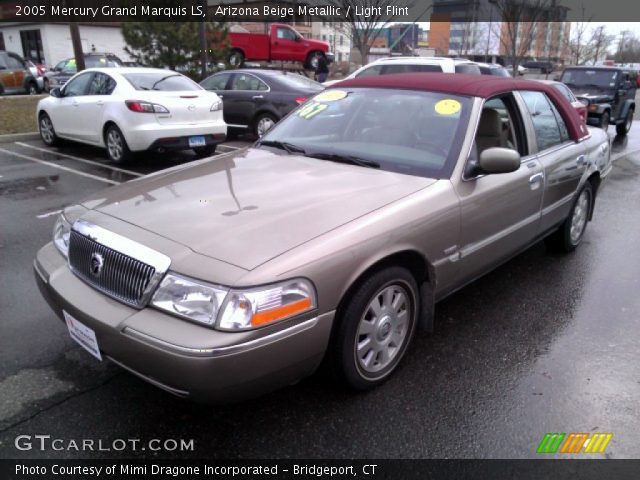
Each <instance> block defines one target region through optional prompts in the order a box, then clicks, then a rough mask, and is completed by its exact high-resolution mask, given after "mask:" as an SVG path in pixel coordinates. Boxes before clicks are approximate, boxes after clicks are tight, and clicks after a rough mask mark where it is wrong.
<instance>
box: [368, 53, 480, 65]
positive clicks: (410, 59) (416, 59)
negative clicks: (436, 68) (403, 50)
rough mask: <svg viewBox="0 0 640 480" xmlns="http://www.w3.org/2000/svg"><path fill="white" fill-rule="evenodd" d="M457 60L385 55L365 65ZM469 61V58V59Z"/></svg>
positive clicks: (438, 62)
mask: <svg viewBox="0 0 640 480" xmlns="http://www.w3.org/2000/svg"><path fill="white" fill-rule="evenodd" d="M455 61H456V60H454V59H453V58H447V57H409V56H402V57H384V58H379V59H377V60H375V61H373V62H371V63H369V64H368V65H365V66H367V67H368V66H369V65H373V64H378V63H405V64H413V65H416V64H418V65H420V64H428V65H434V64H440V63H449V62H454V63H455ZM467 61H468V60H467Z"/></svg>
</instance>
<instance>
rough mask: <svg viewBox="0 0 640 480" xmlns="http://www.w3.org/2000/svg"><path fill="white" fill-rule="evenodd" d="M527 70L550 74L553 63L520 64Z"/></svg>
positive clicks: (553, 66)
mask: <svg viewBox="0 0 640 480" xmlns="http://www.w3.org/2000/svg"><path fill="white" fill-rule="evenodd" d="M521 65H522V66H523V67H524V68H526V69H527V70H539V71H540V73H545V74H546V73H551V72H553V70H554V69H555V65H554V64H553V62H549V61H535V60H526V61H524V62H522V64H521Z"/></svg>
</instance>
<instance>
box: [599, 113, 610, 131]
mask: <svg viewBox="0 0 640 480" xmlns="http://www.w3.org/2000/svg"><path fill="white" fill-rule="evenodd" d="M609 118H611V117H610V115H609V112H604V113H603V114H602V116H601V117H600V128H602V129H603V130H604V131H605V132H606V131H607V130H608V129H609Z"/></svg>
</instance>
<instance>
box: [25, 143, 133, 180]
mask: <svg viewBox="0 0 640 480" xmlns="http://www.w3.org/2000/svg"><path fill="white" fill-rule="evenodd" d="M14 143H15V144H16V145H20V146H21V147H25V148H31V149H32V150H38V151H39V152H45V153H51V154H53V155H59V156H61V157H65V158H70V159H71V160H75V161H77V162H82V163H86V164H89V165H96V166H98V167H102V168H106V169H108V170H113V171H114V172H121V173H126V174H127V175H132V176H134V177H142V176H144V174H142V173H139V172H134V171H133V170H127V169H124V168H119V167H113V166H111V165H108V164H105V163H102V162H96V161H94V160H87V159H86V158H80V157H76V156H75V155H69V154H68V153H60V152H58V151H56V150H50V149H48V148H41V147H36V146H35V145H29V144H28V143H24V142H14Z"/></svg>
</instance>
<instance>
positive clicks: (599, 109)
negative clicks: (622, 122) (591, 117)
mask: <svg viewBox="0 0 640 480" xmlns="http://www.w3.org/2000/svg"><path fill="white" fill-rule="evenodd" d="M593 105H595V106H596V110H595V111H594V110H591V108H590V107H591V106H593ZM607 110H608V111H609V112H611V104H610V103H592V104H591V105H589V107H587V111H588V113H594V114H596V115H602V114H603V113H604V112H606V111H607Z"/></svg>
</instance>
